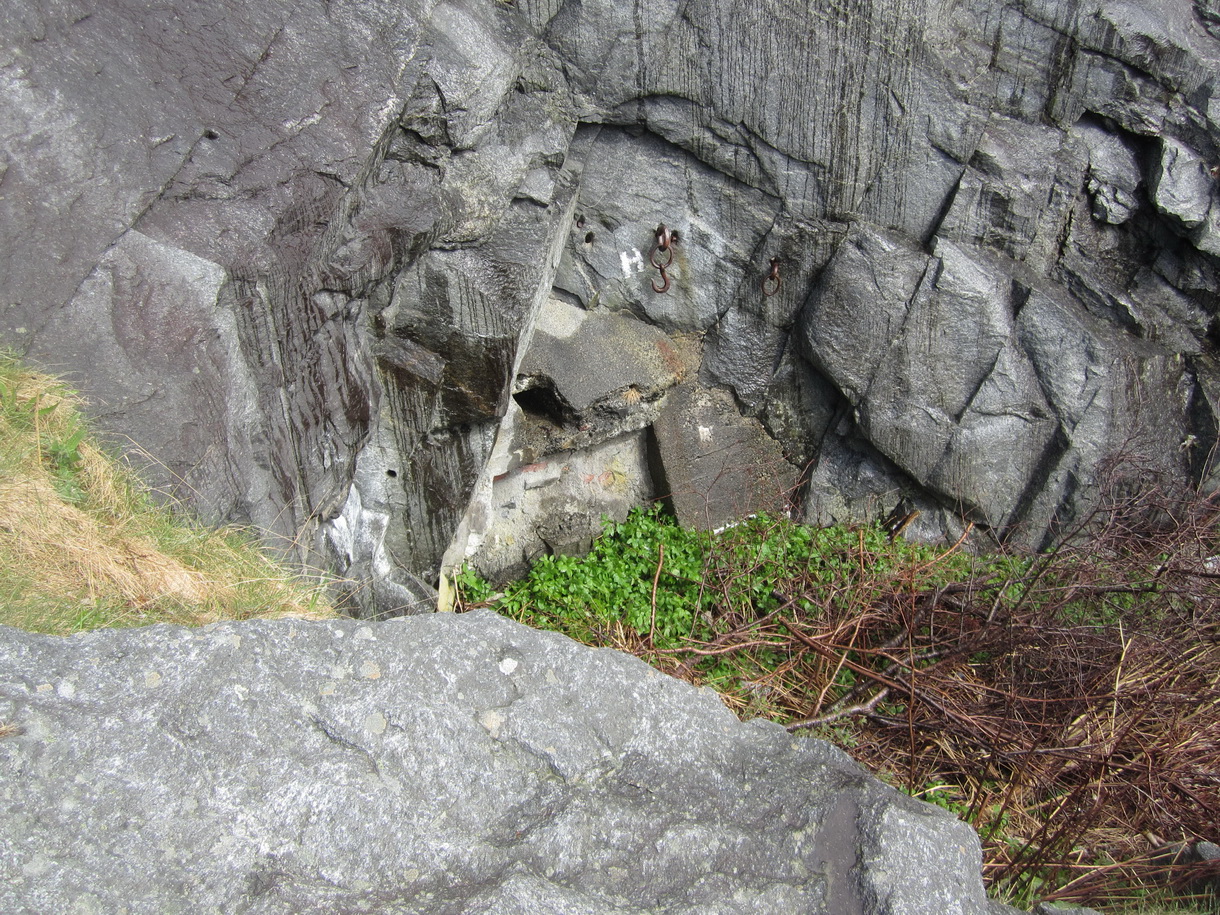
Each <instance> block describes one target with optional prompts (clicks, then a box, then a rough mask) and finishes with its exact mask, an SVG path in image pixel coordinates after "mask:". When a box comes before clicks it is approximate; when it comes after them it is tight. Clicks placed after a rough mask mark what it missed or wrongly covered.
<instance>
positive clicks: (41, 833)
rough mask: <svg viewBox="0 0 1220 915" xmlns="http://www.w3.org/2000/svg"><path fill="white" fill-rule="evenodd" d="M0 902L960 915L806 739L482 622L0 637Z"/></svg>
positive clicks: (951, 860)
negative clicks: (5, 731) (3, 725)
mask: <svg viewBox="0 0 1220 915" xmlns="http://www.w3.org/2000/svg"><path fill="white" fill-rule="evenodd" d="M0 656H2V657H4V659H5V661H4V664H3V666H2V667H0V721H4V722H12V723H15V724H16V725H17V726H18V729H19V733H17V734H16V735H13V736H5V737H0V772H2V773H3V778H2V779H0V909H3V910H4V911H5V912H7V913H11V915H21V913H35V912H37V913H42V912H63V913H68V912H119V911H125V912H130V913H133V915H134V913H145V912H147V913H156V915H165V913H172V912H191V913H206V912H224V913H231V912H246V913H281V912H282V913H294V915H305V913H315V912H316V913H336V912H351V913H356V912H364V913H387V915H388V913H424V912H427V913H446V912H453V913H456V912H470V913H475V912H478V913H492V912H498V913H519V912H536V913H543V912H555V913H560V912H562V913H565V915H570V913H588V915H593V913H644V912H656V913H691V915H695V913H698V915H708V913H725V915H727V913H733V912H740V913H751V915H759V913H776V915H790V913H793V912H809V913H826V915H882V913H886V915H921V913H927V915H945V913H955V915H983V913H988V912H998V911H1000V910H1001V908H1000V907H993V906H992V905H991V904H989V903H988V902H987V901H986V899H985V897H984V895H983V888H982V882H981V879H980V876H979V864H980V856H979V846H978V840H977V838H976V837H975V835H974V833H973V832H972V831H971V830H970V829H969V827H967V826H965V825H964V824H963V823H961V822H960V821H958V820H957V819H955V818H954V817H952V816H951V815H949V814H947V813H946V812H945V811H943V810H940V809H939V808H936V807H933V806H931V805H928V804H924V803H922V802H917V801H914V800H912V799H911V798H909V797H906V796H905V795H902V794H899V793H898V792H897V791H894V790H893V789H891V788H889V787H887V786H885V785H883V784H881V783H880V782H878V781H876V780H875V779H872V778H870V777H868V776H867V775H866V774H865V773H864V772H863V771H862V770H861V769H860V768H858V767H857V766H856V765H855V764H854V763H853V762H852V761H851V760H850V759H848V758H847V757H846V756H845V755H844V754H843V753H842V752H840V751H838V750H836V749H834V748H833V747H831V746H830V745H829V744H825V743H822V742H821V741H816V740H811V739H801V738H793V737H791V736H789V735H788V734H787V733H786V732H784V730H783V729H782V728H780V727H778V726H776V725H769V724H765V723H762V722H760V721H756V722H753V723H749V724H742V723H740V722H739V721H737V719H736V718H734V716H733V715H732V714H731V713H730V712H728V711H727V710H726V709H725V708H724V707H723V706H722V705H721V704H720V702H719V700H718V699H717V698H716V696H715V695H714V694H712V693H710V692H708V691H701V690H696V689H695V688H693V687H691V686H689V685H687V684H685V683H682V682H680V681H677V680H673V679H671V678H669V677H666V676H664V675H662V674H659V673H657V672H656V671H654V670H652V669H651V668H649V667H647V666H646V665H644V664H643V663H642V662H639V661H637V660H635V659H633V658H630V657H628V656H626V655H623V654H620V653H617V652H612V651H595V650H592V649H587V648H584V647H582V646H579V645H577V644H576V643H574V642H571V641H569V640H568V639H566V638H563V637H561V636H557V635H554V634H547V633H540V632H536V631H534V630H530V629H527V628H525V627H523V626H520V625H517V624H515V623H512V622H510V621H507V620H504V619H502V618H499V617H496V616H494V615H491V614H489V613H486V612H479V613H476V614H470V615H464V616H454V615H452V614H436V615H429V616H415V617H408V618H404V619H399V620H394V621H390V622H384V623H362V622H358V621H353V620H348V621H341V622H327V623H307V622H297V621H280V622H260V623H228V624H221V625H215V626H210V627H207V628H205V629H201V630H187V629H178V628H171V627H156V628H154V629H150V630H142V631H141V630H135V631H108V632H97V633H90V634H87V635H81V636H75V637H73V638H68V639H63V638H54V637H47V636H33V635H28V634H25V633H21V632H18V631H17V630H13V629H8V628H3V627H0Z"/></svg>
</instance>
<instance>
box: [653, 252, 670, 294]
mask: <svg viewBox="0 0 1220 915" xmlns="http://www.w3.org/2000/svg"><path fill="white" fill-rule="evenodd" d="M672 259H673V256H672V252H671V255H670V260H671V261H672ZM654 266H656V268H657V269H658V270H660V271H661V285H660V286H658V285H657V281H656V280H653V281H652V291H653V292H667V291H668V290H669V274H668V273H666V272H665V268H664V267H662V266H660V265H659V264H658V265H654Z"/></svg>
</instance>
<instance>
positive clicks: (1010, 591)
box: [456, 465, 1220, 909]
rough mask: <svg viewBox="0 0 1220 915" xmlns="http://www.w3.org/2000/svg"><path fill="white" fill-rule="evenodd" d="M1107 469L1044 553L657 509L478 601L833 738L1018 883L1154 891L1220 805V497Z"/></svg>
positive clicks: (753, 711) (1151, 895) (464, 578)
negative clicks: (726, 522) (1177, 846)
mask: <svg viewBox="0 0 1220 915" xmlns="http://www.w3.org/2000/svg"><path fill="white" fill-rule="evenodd" d="M1128 470H1129V471H1130V473H1125V471H1128ZM1106 472H1107V473H1108V474H1111V475H1112V476H1110V477H1106V478H1103V480H1102V487H1101V490H1102V498H1101V500H1100V503H1099V506H1098V508H1097V509H1096V511H1095V512H1094V513H1093V514H1091V515H1090V516H1088V517H1087V518H1084V519H1082V520H1081V522H1080V523H1079V525H1078V527H1077V528H1076V529H1075V530H1073V531H1068V532H1066V536H1065V538H1064V541H1063V543H1062V544H1061V545H1060V546H1059V547H1057V548H1055V549H1054V550H1052V551H1049V552H1047V553H1044V554H1041V555H1037V556H1009V555H1003V554H995V555H988V556H972V555H968V554H966V553H965V552H963V551H962V550H960V549H959V548H958V546H959V545H951V546H945V545H940V546H935V547H934V546H929V545H922V544H914V543H909V542H907V541H905V540H903V539H902V538H901V537H891V536H890V535H888V534H887V533H886V532H885V531H884V530H882V529H881V528H880V527H878V526H874V525H869V526H863V527H858V528H847V527H835V528H828V529H824V530H820V529H815V528H810V527H806V526H803V525H799V524H795V523H793V522H791V521H788V520H786V519H782V518H771V517H767V516H761V515H760V516H758V517H754V518H750V519H748V520H746V521H744V522H742V523H741V524H739V525H737V526H735V527H732V528H730V529H728V530H725V531H722V532H720V533H708V532H702V531H688V530H683V529H681V528H679V527H678V526H677V525H675V524H674V523H673V522H672V521H671V520H670V519H669V518H668V517H667V516H666V515H665V514H664V513H663V512H662V511H661V509H659V508H656V507H654V508H651V509H640V510H637V511H635V512H633V513H632V514H631V515H630V516H629V517H628V518H627V520H626V521H624V522H622V523H613V522H607V523H606V525H605V529H604V532H603V534H602V536H601V537H600V538H599V539H598V540H597V541H596V542H595V544H594V547H593V551H592V552H591V553H590V554H589V555H588V556H586V557H581V558H573V557H562V556H553V557H546V558H544V559H542V560H540V561H539V562H538V563H537V564H536V565H535V566H534V568H533V570H532V572H531V573H530V575H529V576H527V577H526V578H524V579H522V580H520V581H517V582H513V583H512V584H510V585H508V586H507V587H505V588H504V589H503V590H502V591H501V592H498V593H493V591H492V589H491V588H490V587H489V586H488V585H487V583H486V582H484V581H483V580H482V579H480V578H479V576H478V575H477V574H475V573H474V572H473V571H472V570H471V569H469V568H467V569H464V570H463V571H462V572H461V573H460V574H459V575H458V576H457V581H456V586H457V592H458V606H459V608H463V609H469V608H471V607H473V606H488V607H492V608H494V609H496V610H498V611H499V612H501V613H504V614H506V615H508V616H511V617H512V618H514V619H517V620H519V621H521V622H525V623H528V624H530V625H533V626H537V627H541V628H546V629H551V630H555V631H559V632H562V633H565V634H567V635H569V636H571V637H572V638H575V639H577V640H579V641H582V642H584V643H586V644H590V645H596V646H608V647H613V648H618V649H622V650H626V651H630V652H632V653H634V654H636V655H637V656H639V657H641V658H643V659H645V660H647V661H648V662H649V663H651V664H653V665H655V666H656V667H658V668H660V669H662V670H665V671H667V672H669V673H671V674H673V675H675V676H678V677H681V678H683V679H686V680H689V681H691V682H693V683H697V684H701V685H707V686H711V687H714V688H715V689H716V690H718V691H719V693H720V694H721V696H722V698H723V699H724V701H725V703H726V704H727V705H728V706H729V707H730V708H732V709H733V710H734V711H736V712H737V713H738V714H739V715H741V716H742V717H752V716H766V717H768V718H770V719H771V720H774V721H777V722H779V723H781V724H783V725H785V726H786V727H788V729H789V730H791V731H793V732H795V733H802V734H810V735H814V736H820V737H825V738H827V739H831V740H833V741H834V742H835V743H837V744H839V745H840V746H842V747H844V748H845V749H847V750H848V751H849V752H850V753H852V754H853V755H854V756H855V757H856V758H857V759H859V760H860V761H861V762H863V763H865V764H866V765H868V766H869V767H870V768H871V769H873V771H875V772H877V773H878V774H879V775H880V776H881V777H882V778H884V779H886V780H887V781H889V782H890V783H891V784H894V785H896V786H898V787H900V788H902V789H903V790H906V791H908V792H910V793H911V794H913V795H916V796H919V797H922V798H924V799H926V800H929V801H931V802H932V803H935V804H939V805H940V806H942V807H944V808H946V809H948V810H950V811H952V812H953V813H955V814H957V815H958V816H961V817H962V818H963V819H965V820H967V821H968V822H970V823H971V824H972V825H974V826H975V828H976V829H978V831H979V833H980V835H981V837H982V839H983V843H984V852H985V860H984V867H985V873H986V876H987V877H988V880H989V882H990V883H991V885H992V887H993V890H994V891H996V892H997V893H999V894H1000V895H1002V896H1004V897H1005V898H1008V899H1010V900H1013V901H1015V902H1018V903H1021V904H1023V905H1028V904H1032V902H1034V901H1036V900H1038V899H1056V900H1064V901H1072V902H1078V903H1088V904H1093V905H1097V906H1102V907H1107V906H1110V907H1114V908H1116V909H1122V908H1124V907H1127V906H1129V905H1130V904H1132V902H1134V901H1137V900H1149V901H1151V902H1153V903H1155V902H1156V901H1157V900H1158V899H1160V898H1161V896H1162V895H1163V890H1161V889H1158V888H1159V887H1161V886H1162V885H1163V881H1164V880H1165V879H1166V875H1167V873H1168V872H1167V870H1166V867H1165V865H1164V863H1163V861H1160V860H1159V859H1158V858H1157V848H1158V846H1159V845H1160V844H1161V843H1162V842H1169V841H1173V840H1177V841H1181V840H1183V839H1185V840H1187V841H1189V840H1192V839H1200V838H1213V839H1214V836H1211V835H1209V834H1210V833H1212V832H1213V831H1214V822H1212V820H1211V819H1210V817H1211V813H1210V811H1214V810H1216V809H1220V769H1218V768H1217V767H1216V765H1215V760H1216V759H1217V758H1220V755H1218V754H1220V641H1218V640H1217V633H1220V588H1218V587H1217V584H1216V573H1215V568H1214V567H1215V565H1216V559H1215V557H1216V556H1217V555H1220V536H1218V534H1217V531H1218V528H1220V507H1218V506H1217V504H1216V502H1215V501H1213V500H1210V499H1207V498H1204V497H1202V496H1200V495H1199V494H1198V493H1197V492H1191V491H1187V490H1184V489H1180V488H1177V489H1175V488H1172V487H1169V486H1167V485H1165V484H1163V482H1162V481H1161V480H1160V479H1159V478H1157V477H1155V475H1150V473H1149V471H1148V468H1147V467H1143V466H1135V467H1134V468H1129V467H1124V466H1119V465H1115V466H1113V467H1110V468H1108V469H1107V471H1106ZM1132 479H1135V480H1138V481H1140V485H1139V486H1134V485H1132ZM1170 870H1172V874H1170V876H1171V877H1172V879H1173V881H1175V882H1176V884H1177V885H1178V886H1179V887H1181V886H1189V885H1191V881H1192V880H1194V879H1196V878H1197V876H1198V875H1194V874H1192V873H1190V872H1188V871H1189V868H1182V867H1176V866H1175V867H1174V868H1171V869H1170Z"/></svg>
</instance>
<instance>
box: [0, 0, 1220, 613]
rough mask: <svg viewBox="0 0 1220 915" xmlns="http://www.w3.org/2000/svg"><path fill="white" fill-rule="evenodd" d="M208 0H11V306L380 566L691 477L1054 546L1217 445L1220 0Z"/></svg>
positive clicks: (524, 544)
mask: <svg viewBox="0 0 1220 915" xmlns="http://www.w3.org/2000/svg"><path fill="white" fill-rule="evenodd" d="M180 6H181V8H179V9H175V10H174V13H173V15H172V17H171V16H167V15H166V14H165V13H164V12H163V11H154V10H151V9H149V8H148V7H147V5H146V4H143V3H138V2H134V0H130V2H128V0H118V2H112V3H106V4H98V3H95V2H81V0H78V2H71V0H64V2H56V3H51V2H49V0H16V2H14V3H9V4H6V5H5V7H4V9H3V10H2V11H0V34H3V36H4V37H3V39H0V40H2V42H3V50H2V52H0V80H2V81H3V93H2V95H0V105H2V106H3V107H2V108H0V149H2V150H3V159H0V233H3V235H2V244H0V290H2V293H0V333H2V335H3V338H4V340H5V341H6V342H8V343H9V344H12V345H15V346H17V347H18V348H19V349H21V350H22V351H23V352H24V353H25V354H26V355H27V357H28V358H30V359H31V360H33V361H36V362H38V363H41V364H43V365H46V366H48V367H50V368H55V369H60V370H67V371H68V373H69V374H70V375H71V376H72V378H73V380H74V381H75V382H76V383H77V384H78V385H79V386H80V387H82V388H83V389H84V391H85V392H86V393H87V394H88V395H89V396H90V397H91V398H92V400H93V404H94V410H95V413H96V415H97V416H98V417H99V419H100V420H101V422H102V424H103V426H104V428H105V429H107V430H109V431H110V432H111V433H113V434H115V435H116V436H121V437H123V438H124V440H125V441H128V442H130V443H131V450H132V452H133V453H134V454H139V455H143V456H145V457H146V458H147V459H148V461H149V462H150V463H151V465H152V468H153V470H152V472H153V473H154V475H155V478H156V479H157V480H158V482H159V483H161V484H162V485H163V486H165V487H167V488H169V489H170V490H172V491H173V492H175V493H176V494H178V495H181V496H185V497H187V498H188V499H189V500H190V501H191V502H193V503H194V504H195V505H196V506H198V507H200V508H201V509H203V510H204V511H205V512H206V513H207V514H208V515H209V516H210V517H213V518H216V519H221V520H248V521H253V522H254V523H256V524H257V525H259V526H261V527H263V528H264V529H266V530H268V531H270V532H272V533H273V534H276V535H278V536H279V537H281V538H283V542H284V543H290V544H293V545H294V547H295V548H296V549H297V550H299V552H300V554H301V556H302V557H303V558H313V559H315V560H316V559H318V558H324V559H325V560H326V561H328V562H330V563H331V564H332V565H334V566H336V567H337V568H338V569H339V571H341V572H344V573H346V574H348V575H349V576H350V577H351V578H352V580H353V581H354V582H357V583H362V585H361V587H359V588H358V589H357V590H358V593H357V595H356V599H357V601H358V602H359V603H360V604H361V605H362V606H364V607H365V608H366V610H369V611H372V610H374V609H379V610H383V611H388V610H391V609H394V608H400V607H403V606H411V605H413V604H415V603H417V602H418V601H420V600H421V599H425V598H426V594H427V593H428V589H427V587H426V586H425V585H426V584H427V583H428V582H432V581H435V576H436V574H437V572H438V569H439V568H440V567H441V565H442V563H444V564H455V563H457V562H459V561H460V560H461V559H462V558H463V557H464V556H466V555H468V554H473V555H474V556H475V557H476V560H477V561H478V562H480V563H482V564H483V566H484V568H485V569H486V570H487V571H489V572H492V573H496V572H500V571H503V570H507V569H511V568H514V567H518V566H520V564H522V563H523V562H525V561H527V560H528V559H529V558H530V557H531V556H532V555H534V554H536V553H537V552H539V551H543V550H548V549H570V548H573V547H574V546H578V545H579V544H580V543H582V542H583V541H584V540H586V539H587V538H588V537H589V536H590V535H591V534H592V533H593V531H594V530H595V528H596V520H595V519H596V516H597V514H598V513H599V512H601V511H609V512H612V513H621V512H622V511H625V510H626V507H627V506H629V505H630V504H631V503H633V502H636V501H640V500H642V499H645V498H649V497H654V496H660V495H670V496H671V497H672V500H673V503H674V506H675V509H676V510H677V511H678V513H679V515H680V516H682V517H683V518H684V520H687V521H690V522H695V523H707V524H716V523H719V522H720V521H722V520H724V519H725V518H727V516H729V515H731V514H733V513H735V512H741V511H748V510H752V509H754V508H757V507H759V506H771V507H785V506H786V507H790V508H791V509H792V510H794V511H795V512H797V513H799V514H800V515H801V516H802V517H805V518H807V519H808V520H810V521H813V522H827V521H834V520H857V519H860V518H864V517H868V516H870V515H874V514H877V513H883V512H884V511H887V510H888V509H889V508H890V507H892V505H893V503H894V502H896V501H897V500H898V499H899V498H900V497H902V498H907V499H909V500H911V501H912V502H913V503H914V504H915V505H916V506H917V507H919V508H921V509H922V510H923V513H922V515H921V516H920V518H919V519H918V520H917V522H916V526H915V527H914V528H913V529H912V531H913V532H914V533H917V534H922V535H923V536H940V535H944V534H956V533H957V532H960V530H961V529H962V528H963V527H964V524H965V523H966V521H974V522H975V523H976V524H977V525H979V530H981V531H983V532H984V533H985V534H986V535H987V536H990V537H994V538H996V539H1003V540H1007V541H1010V542H1015V543H1017V544H1022V545H1037V544H1040V543H1042V542H1044V541H1045V540H1046V539H1047V538H1048V537H1053V536H1054V534H1055V531H1056V530H1058V529H1059V527H1060V526H1061V525H1063V524H1065V523H1069V522H1070V521H1071V519H1072V518H1073V517H1075V516H1076V515H1077V514H1078V513H1079V512H1080V511H1081V509H1082V508H1083V507H1085V506H1087V504H1088V502H1089V500H1090V496H1091V491H1092V486H1093V482H1094V478H1095V474H1096V472H1097V468H1098V466H1099V463H1100V462H1102V461H1103V460H1104V459H1105V458H1106V457H1107V456H1108V455H1110V454H1113V453H1115V452H1118V451H1126V452H1134V453H1139V454H1141V455H1143V456H1146V457H1150V458H1154V459H1156V460H1157V461H1159V462H1160V463H1162V464H1163V465H1165V466H1167V467H1169V468H1171V469H1173V470H1174V471H1175V472H1177V473H1179V474H1181V475H1183V476H1188V477H1191V478H1193V479H1195V480H1204V479H1206V478H1208V476H1209V475H1210V474H1211V470H1212V461H1211V453H1212V449H1213V446H1214V445H1215V443H1216V439H1217V425H1218V420H1217V415H1218V412H1220V374H1218V373H1217V366H1216V361H1215V350H1216V342H1217V337H1218V334H1220V328H1218V325H1217V308H1218V305H1217V301H1218V298H1220V180H1218V178H1217V175H1218V174H1220V173H1218V172H1217V168H1218V167H1220V85H1218V82H1217V73H1220V14H1218V13H1217V10H1216V7H1215V4H1214V3H1211V2H1209V0H1194V2H1188V0H1168V2H1166V3H1163V4H1157V5H1156V7H1155V8H1151V7H1148V6H1147V5H1146V4H1137V3H1132V2H1125V0H1057V2H1043V0H1022V2H1018V3H1011V2H1006V3H1001V2H999V0H879V2H859V0H834V2H830V0H826V2H821V0H810V2H806V3H794V2H792V0H750V2H737V0H682V2H672V0H671V2H658V3H631V4H624V3H619V2H614V0H583V2H575V0H517V2H515V3H512V2H496V0H445V2H430V0H402V2H396V3H381V2H376V0H333V2H323V0H316V2H311V0H292V2H278V3H253V4H252V3H249V2H243V3H237V2H235V0H203V2H198V3H192V4H186V5H180ZM660 224H664V225H665V226H667V227H668V228H669V229H670V230H672V231H673V232H675V233H676V241H675V242H674V243H673V245H672V246H671V247H670V248H669V249H668V250H666V251H663V252H659V253H655V254H654V253H653V252H652V250H651V248H652V246H653V243H654V230H655V229H656V228H657V226H658V225H660ZM650 255H651V257H650ZM658 257H659V258H660V261H659V262H660V263H662V264H663V265H664V266H665V267H666V271H665V274H664V280H663V278H662V275H661V272H660V271H659V270H658V269H656V268H655V267H654V266H653V265H652V263H650V261H651V260H656V259H657V258H658ZM773 265H774V268H773ZM773 269H774V270H775V275H774V276H771V274H772V270H773ZM769 277H770V278H769ZM764 284H765V287H766V288H765V290H764ZM657 288H665V291H663V292H657V291H654V290H655V289H657ZM767 293H774V294H767ZM590 519H593V520H590Z"/></svg>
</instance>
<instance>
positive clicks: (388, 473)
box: [385, 470, 398, 479]
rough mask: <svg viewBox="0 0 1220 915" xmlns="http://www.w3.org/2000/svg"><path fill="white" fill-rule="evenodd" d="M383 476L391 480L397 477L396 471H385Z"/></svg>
mask: <svg viewBox="0 0 1220 915" xmlns="http://www.w3.org/2000/svg"><path fill="white" fill-rule="evenodd" d="M385 475H386V476H387V477H390V478H391V479H392V478H394V477H396V476H398V471H397V470H387V471H386V472H385Z"/></svg>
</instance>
